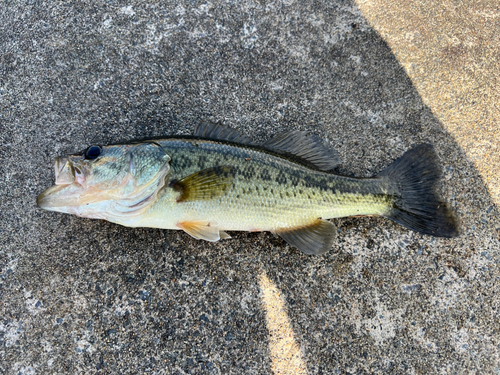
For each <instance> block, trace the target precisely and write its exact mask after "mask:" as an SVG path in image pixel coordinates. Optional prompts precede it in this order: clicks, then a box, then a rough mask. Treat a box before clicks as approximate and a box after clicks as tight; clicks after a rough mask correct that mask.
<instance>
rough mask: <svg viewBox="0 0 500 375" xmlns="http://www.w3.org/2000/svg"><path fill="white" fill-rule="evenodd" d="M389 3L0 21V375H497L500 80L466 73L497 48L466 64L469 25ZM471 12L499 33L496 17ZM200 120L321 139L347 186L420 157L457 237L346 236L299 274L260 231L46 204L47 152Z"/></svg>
mask: <svg viewBox="0 0 500 375" xmlns="http://www.w3.org/2000/svg"><path fill="white" fill-rule="evenodd" d="M379 3H384V4H385V6H386V8H377V2H376V1H359V8H358V5H357V4H356V3H355V2H353V1H318V2H295V1H293V0H290V1H276V2H266V1H255V2H250V1H249V2H232V1H227V2H224V1H214V2H196V1H186V2H175V3H173V2H163V1H162V2H157V1H150V2H148V1H141V2H134V1H131V2H118V1H107V2H103V3H96V2H64V1H60V2H56V1H54V2H41V1H29V2H18V1H4V2H2V3H1V4H0V161H1V163H0V176H1V178H0V192H1V193H0V373H2V374H21V375H28V374H30V375H31V374H145V373H147V374H292V373H295V374H299V373H300V374H365V373H384V374H448V373H453V374H466V373H467V374H469V373H470V374H489V373H498V372H500V333H499V327H500V325H499V323H500V322H499V309H500V297H499V291H500V279H499V277H500V275H499V249H500V225H499V224H498V223H499V216H500V215H499V210H498V206H497V204H498V200H499V198H498V186H500V185H499V183H498V181H499V178H498V173H497V172H496V169H495V168H492V167H491V166H492V165H500V163H499V156H498V153H497V150H498V147H497V143H496V139H497V138H495V137H496V135H497V133H496V132H497V128H496V124H497V123H495V122H492V121H491V119H498V118H499V117H498V110H499V108H498V102H496V101H495V100H494V99H495V98H497V96H495V95H498V93H496V94H494V95H493V94H492V92H494V91H495V87H498V86H494V85H493V84H492V83H491V82H492V81H493V82H497V83H498V75H497V74H498V70H496V69H492V68H491V67H489V68H487V69H486V68H485V69H483V70H481V69H479V68H480V67H481V66H482V65H481V64H485V61H486V62H487V61H490V60H487V59H486V60H485V59H483V57H484V56H483V55H481V51H482V50H481V48H486V47H488V48H493V50H495V48H497V47H498V46H500V43H499V40H498V35H499V33H495V32H489V33H485V34H482V35H483V38H479V39H478V40H479V42H478V41H476V42H477V43H478V46H479V47H478V48H476V49H474V48H470V49H467V48H466V47H470V43H474V40H472V41H471V40H468V41H467V43H469V44H467V43H465V42H464V43H463V45H464V46H465V47H464V48H463V49H460V48H461V47H460V48H458V50H457V49H456V48H455V47H456V43H455V42H456V41H455V42H453V38H451V37H450V38H448V39H446V38H445V39H443V38H441V37H440V35H444V34H443V33H442V30H448V29H447V27H448V26H450V25H451V26H453V27H455V28H458V29H459V30H460V27H461V25H466V22H465V21H464V22H462V23H461V22H460V19H461V18H463V19H464V20H465V19H466V17H465V16H464V15H463V12H453V11H452V10H450V15H449V17H448V18H445V19H442V20H441V22H442V23H441V24H440V27H436V28H435V29H432V25H435V24H434V23H432V22H429V23H427V24H426V23H423V24H422V23H419V22H416V23H411V22H406V21H407V18H408V17H409V18H411V15H412V14H416V13H414V12H413V13H412V7H414V8H415V9H419V11H420V12H421V13H419V14H420V15H422V16H421V17H420V18H419V19H421V20H425V17H424V16H426V17H428V18H432V17H433V14H435V13H433V12H432V9H431V8H430V5H429V4H427V3H426V2H419V1H416V2H406V1H405V2H403V3H404V4H405V6H407V7H408V9H406V8H404V7H401V6H400V7H399V8H397V7H394V8H391V7H390V6H389V7H388V5H387V3H386V2H384V1H379ZM410 3H411V4H410ZM467 3H468V2H461V5H460V6H461V7H462V8H464V9H472V8H470V7H473V6H475V7H476V8H474V9H475V11H474V12H475V13H474V14H475V17H478V20H479V21H477V22H478V23H479V26H477V27H478V28H479V29H480V28H481V22H482V21H481V20H482V19H483V18H484V19H485V20H489V21H488V22H490V23H486V21H485V23H484V25H486V26H487V27H488V29H491V28H493V29H495V28H496V29H497V30H498V27H499V24H498V22H499V21H498V20H499V19H500V13H499V12H500V11H499V9H498V7H497V8H495V7H494V6H492V7H490V8H488V9H485V10H484V11H483V12H482V13H481V11H482V8H481V9H479V10H477V9H478V8H477V4H476V3H477V2H474V1H470V7H468V6H467ZM464 4H465V5H464ZM479 4H482V3H481V2H479ZM380 6H382V5H380ZM457 6H458V5H457ZM450 7H452V5H450ZM383 9H386V10H387V11H386V12H384V11H381V10H383ZM396 10H397V11H396ZM476 10H477V12H476ZM370 12H372V13H370ZM483 13H484V14H483ZM374 15H375V16H374ZM384 17H385V18H384ZM391 17H392V18H391ZM453 17H455V18H453ZM481 17H482V18H481ZM448 19H449V20H452V19H453V21H454V22H453V23H450V24H449V25H448V24H447V23H446V22H447V20H448ZM398 22H399V23H398ZM398 25H400V26H401V27H399V26H398ZM419 25H420V26H419ZM421 25H424V26H422V27H421ZM451 26H450V27H451ZM405 27H406V28H407V30H406V29H404V28H405ZM408 30H410V31H411V32H413V34H412V36H411V37H408V38H406V39H404V38H398V35H406V36H407V34H408V32H409V31H408ZM423 30H425V31H426V33H423ZM464 30H465V31H464ZM464 30H461V31H462V32H463V34H464V35H465V34H467V33H469V31H468V30H469V29H467V30H466V29H464ZM417 31H418V32H419V33H420V34H417ZM476 31H477V30H476ZM479 31H481V30H479ZM479 31H477V32H479ZM433 32H434V34H433ZM398 33H401V34H398ZM450 33H451V32H450ZM451 34H453V33H451ZM451 34H450V35H451ZM418 35H424V36H423V37H422V40H420V39H418V38H419V36H418ZM446 35H448V34H446ZM431 36H432V38H431ZM426 37H428V38H427V39H426ZM415 38H417V39H418V43H417V42H415V40H416V39H415ZM426 40H433V41H434V42H435V43H434V44H426V43H425V41H426ZM448 40H449V43H452V44H453V43H455V44H453V45H452V47H453V48H455V49H453V48H451V47H450V48H451V49H449V51H451V52H449V53H448V54H445V55H440V54H439V53H436V54H435V55H433V53H434V52H436V49H433V46H438V47H439V48H441V46H442V45H446V43H447V41H448ZM436 41H438V42H439V43H438V42H436ZM412 43H413V44H412ZM481 43H482V44H481ZM413 46H416V47H415V49H413ZM426 46H430V47H429V48H428V49H427V48H426ZM436 48H437V47H436ZM496 50H497V51H498V49H496ZM456 51H458V52H456ZM488 51H489V50H488ZM453 53H455V55H456V56H465V57H466V58H465V57H464V59H463V61H464V64H468V66H471V67H476V70H475V71H474V72H476V73H477V72H479V73H480V74H479V73H477V74H475V75H474V74H472V76H470V77H469V81H468V80H466V79H461V77H462V76H460V74H462V73H463V72H462V70H461V69H458V68H456V66H460V67H461V66H462V65H460V64H457V65H456V66H455V65H450V64H448V63H447V60H446V58H444V57H446V56H448V58H450V57H449V56H453ZM450 54H451V55H450ZM411 56H420V57H422V58H420V59H416V60H415V61H413V64H414V65H413V66H412V65H411V64H412V61H411ZM425 56H438V57H439V56H441V57H442V60H439V59H437V58H433V59H426V58H424V57H425ZM443 56H444V57H443ZM488 56H490V55H488ZM491 56H493V57H494V56H496V55H494V53H493V55H491ZM417 60H418V61H417ZM491 61H497V60H491ZM447 64H448V65H447ZM474 64H475V65H474ZM412 69H413V70H412ZM439 69H441V72H442V74H440V73H439ZM453 69H455V70H453ZM471 69H472V68H471ZM445 72H447V74H448V75H445V74H444V73H445ZM450 72H451V73H450ZM467 72H469V71H468V70H467ZM495 74H496V75H495ZM443 77H444V78H443ZM447 77H448V78H447ZM449 77H451V78H449ZM452 78H453V85H451V86H447V85H446V81H447V80H451V79H452ZM440 79H441V80H442V81H439V80H440ZM470 80H472V82H473V83H474V84H476V86H477V87H479V88H480V89H477V90H475V89H474V87H476V86H473V85H472V84H470V82H471V81H470ZM440 82H444V83H443V84H439V85H438V83H440ZM482 82H483V83H484V85H482V84H481V83H482ZM471 85H472V86H471ZM436 87H438V88H439V90H437V89H436V90H435V88H436ZM460 88H464V90H465V89H467V90H465V91H464V92H466V95H465V94H464V95H463V96H460V97H459V98H458V99H457V100H448V99H449V98H452V99H453V98H457V97H458V96H459V95H458V94H457V92H458V91H457V90H459V89H460ZM488 88H490V90H489V91H488ZM446 95H448V97H447V96H446ZM457 95H458V96H457ZM436 98H437V99H438V100H437V101H436ZM447 98H448V99H447ZM462 99H463V100H462ZM464 103H465V105H464ZM478 108H479V109H478ZM481 108H483V109H484V108H487V109H488V110H486V109H485V110H480V109H481ZM476 109H477V112H474V110H476ZM461 114H462V115H467V116H468V117H467V119H466V120H467V121H465V120H464V121H463V122H462V121H460V118H459V117H458V116H459V115H461ZM488 116H489V117H488ZM495 116H496V117H495ZM200 121H214V122H221V123H224V124H226V125H228V126H231V127H234V128H237V129H239V130H240V131H241V132H242V133H244V134H247V135H250V136H251V137H253V138H254V139H255V140H256V141H264V140H266V139H268V138H269V137H270V136H272V135H273V134H276V133H279V132H281V131H284V130H291V129H298V130H305V131H310V132H312V133H315V134H318V135H320V136H321V137H322V138H323V140H324V142H325V143H326V144H328V145H329V146H330V147H331V148H334V149H336V150H337V151H338V152H339V153H340V155H341V159H342V165H341V166H340V168H339V170H338V172H339V173H341V174H344V175H349V176H358V177H370V176H373V175H376V174H377V173H378V172H380V171H381V170H383V169H384V168H386V167H387V166H388V165H390V164H391V163H392V162H393V161H394V160H395V159H396V158H398V157H399V156H401V155H402V154H403V153H404V152H405V151H406V150H408V149H410V148H411V147H413V146H415V145H417V144H420V143H424V142H427V143H431V144H433V145H434V147H435V149H436V152H437V153H438V155H439V158H440V160H441V163H442V166H443V179H442V184H441V186H440V191H441V194H442V195H443V197H445V199H446V200H447V201H448V202H449V203H450V206H451V207H452V208H453V209H454V210H455V212H456V214H457V216H458V217H459V219H460V222H461V230H462V234H461V236H460V237H458V238H455V239H438V238H433V237H429V236H424V235H420V234H418V233H415V232H412V231H410V230H407V229H405V228H403V227H401V226H398V225H396V224H393V223H392V222H390V221H389V220H386V219H382V218H374V217H371V218H343V219H338V220H334V222H335V224H336V225H337V227H338V234H337V241H336V243H335V245H334V247H333V248H332V250H331V251H330V252H328V253H326V254H325V255H322V256H307V255H304V254H302V253H300V252H299V251H298V250H296V249H294V248H291V247H290V246H288V245H287V244H286V243H285V242H284V241H282V240H281V239H279V238H275V237H274V236H273V235H272V234H269V233H236V232H233V233H231V235H232V237H233V238H232V239H230V240H226V241H221V242H217V243H208V242H202V241H197V240H195V239H192V238H191V237H189V236H188V235H187V234H185V233H182V232H180V231H167V230H158V229H148V228H136V229H132V228H125V227H121V226H118V225H115V224H111V223H108V222H105V221H100V220H90V219H82V218H78V217H75V216H70V215H65V214H59V213H55V212H47V211H42V210H40V209H39V208H38V207H37V206H36V197H37V195H38V194H40V193H41V192H42V191H43V190H44V189H45V188H47V187H49V186H51V185H52V184H53V181H54V172H53V161H54V158H55V157H56V156H59V155H64V154H66V153H74V152H77V151H81V150H84V149H85V148H86V147H88V146H89V145H92V144H107V143H116V142H124V141H127V140H130V139H135V138H145V137H156V136H164V135H170V134H190V133H191V131H192V129H193V128H194V126H196V124H198V123H199V122H200ZM495 121H496V120H495ZM474 124H475V125H477V126H476V127H474V126H475V125H474ZM478 124H479V125H478ZM473 125H474V126H473ZM468 134H469V135H468ZM495 163H496V164H495Z"/></svg>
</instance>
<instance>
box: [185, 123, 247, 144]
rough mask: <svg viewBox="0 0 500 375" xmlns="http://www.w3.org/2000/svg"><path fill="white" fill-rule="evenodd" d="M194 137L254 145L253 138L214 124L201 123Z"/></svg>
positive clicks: (195, 130)
mask: <svg viewBox="0 0 500 375" xmlns="http://www.w3.org/2000/svg"><path fill="white" fill-rule="evenodd" d="M194 135H195V136H197V137H202V138H209V139H214V140H221V141H230V142H237V143H242V144H246V145H250V144H253V141H252V139H251V138H249V137H247V136H246V135H244V134H241V133H240V132H239V131H237V130H236V129H232V128H229V127H227V126H224V125H221V124H215V123H212V122H201V123H200V124H198V126H196V128H195V129H194Z"/></svg>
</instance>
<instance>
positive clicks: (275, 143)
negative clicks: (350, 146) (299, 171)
mask: <svg viewBox="0 0 500 375" xmlns="http://www.w3.org/2000/svg"><path fill="white" fill-rule="evenodd" d="M262 146H263V147H264V148H267V149H269V150H272V151H275V152H277V153H279V154H284V155H289V156H292V157H296V158H298V159H299V160H300V159H302V160H303V161H306V162H308V163H310V164H312V165H313V166H314V167H316V168H317V169H319V170H322V171H329V170H332V169H334V168H335V167H337V166H338V165H339V164H340V157H339V155H338V153H337V152H336V151H334V150H332V149H328V148H326V147H325V146H324V145H323V143H322V142H321V139H320V138H319V137H318V136H316V135H308V134H307V133H306V132H302V131H299V130H291V131H287V132H284V133H281V134H278V135H276V136H275V137H273V138H271V139H270V140H268V141H266V142H265V143H264V144H263V145H262Z"/></svg>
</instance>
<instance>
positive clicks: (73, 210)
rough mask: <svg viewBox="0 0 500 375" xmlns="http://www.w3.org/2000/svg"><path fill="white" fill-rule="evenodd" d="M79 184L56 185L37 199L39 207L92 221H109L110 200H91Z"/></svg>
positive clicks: (94, 198)
mask: <svg viewBox="0 0 500 375" xmlns="http://www.w3.org/2000/svg"><path fill="white" fill-rule="evenodd" d="M83 193H84V192H83V188H82V187H81V186H79V185H78V184H75V183H74V184H69V185H54V186H52V187H50V188H48V189H46V190H45V191H43V192H42V193H41V194H40V195H39V196H38V198H37V205H38V207H40V208H42V209H44V210H47V211H55V212H62V213H67V214H72V215H77V216H80V217H87V218H91V219H107V218H108V217H107V215H106V212H107V206H109V201H108V200H98V199H96V197H95V196H94V197H93V199H91V198H90V197H89V196H88V195H87V196H85V195H84V194H83Z"/></svg>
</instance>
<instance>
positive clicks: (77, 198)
mask: <svg viewBox="0 0 500 375" xmlns="http://www.w3.org/2000/svg"><path fill="white" fill-rule="evenodd" d="M338 163H339V158H338V155H337V154H336V152H335V151H333V150H329V149H327V148H326V147H325V146H324V145H323V144H322V143H321V141H320V140H319V138H318V137H316V136H313V135H312V136H311V135H307V134H306V133H303V132H300V131H289V132H286V133H283V134H280V135H278V136H276V137H274V138H272V139H271V140H269V141H267V142H265V143H263V144H255V143H254V142H252V141H251V140H250V139H249V138H248V137H246V136H244V135H242V134H239V133H238V132H237V131H236V130H234V129H230V128H227V127H224V126H221V125H216V124H201V125H199V126H198V127H197V128H196V129H195V135H194V136H175V137H169V138H164V139H154V140H143V141H136V142H132V143H130V144H118V145H109V146H91V147H89V148H88V149H87V150H86V151H85V152H82V153H79V154H76V155H70V156H67V157H59V158H56V161H55V173H56V184H55V186H52V187H51V188H49V189H47V190H45V191H44V192H43V193H42V194H40V196H39V197H38V201H37V203H38V206H39V207H41V208H43V209H46V210H51V211H58V212H65V213H69V214H74V215H78V216H81V217H87V218H94V219H104V220H108V221H111V222H113V223H117V224H121V225H125V226H128V227H151V228H164V229H181V230H184V231H185V232H186V233H188V234H190V235H191V236H192V237H194V238H197V239H203V240H207V241H218V240H219V239H224V238H229V237H230V236H229V235H228V234H227V233H226V231H271V232H273V233H275V234H277V235H278V236H280V237H281V238H283V239H284V240H285V241H286V242H287V243H289V244H290V245H292V246H295V247H296V248H298V249H299V250H301V251H302V252H304V253H306V254H322V253H324V252H326V251H328V250H329V249H330V248H331V247H332V244H333V241H334V238H335V235H336V228H335V226H334V224H333V223H332V222H330V221H328V220H327V219H331V218H338V217H345V216H358V215H378V216H383V217H386V218H389V219H391V220H393V221H395V222H396V223H399V224H401V225H403V226H405V227H407V228H409V229H411V230H414V231H417V232H420V233H423V234H427V235H432V236H437V237H454V236H456V235H457V234H458V225H457V221H456V219H455V218H454V216H453V214H452V212H451V210H450V209H449V208H448V206H447V205H446V204H445V203H444V202H443V201H442V200H441V199H440V198H439V197H438V196H437V194H436V192H435V185H436V183H437V182H438V180H439V176H440V168H439V166H438V160H437V156H436V154H435V152H434V151H433V148H432V146H431V145H428V144H422V145H420V146H417V147H415V148H413V149H411V150H410V151H407V152H406V153H405V154H404V155H403V156H402V157H400V158H399V159H398V160H396V161H395V162H394V164H392V165H391V166H390V167H388V168H387V169H386V170H384V171H383V172H382V173H380V174H379V175H378V176H375V177H373V178H352V177H345V176H340V175H337V174H334V173H333V172H332V170H333V169H334V168H335V167H336V166H337V165H338Z"/></svg>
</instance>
